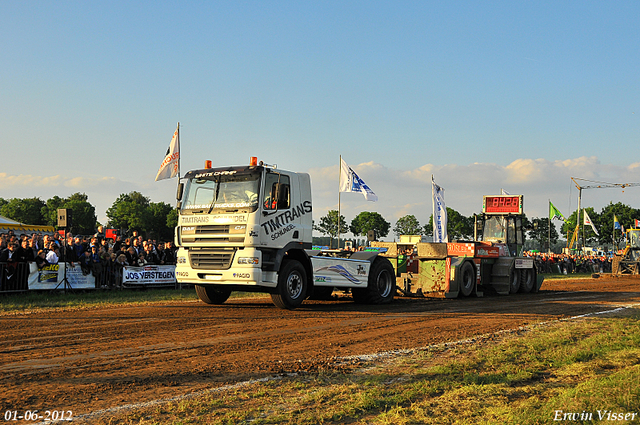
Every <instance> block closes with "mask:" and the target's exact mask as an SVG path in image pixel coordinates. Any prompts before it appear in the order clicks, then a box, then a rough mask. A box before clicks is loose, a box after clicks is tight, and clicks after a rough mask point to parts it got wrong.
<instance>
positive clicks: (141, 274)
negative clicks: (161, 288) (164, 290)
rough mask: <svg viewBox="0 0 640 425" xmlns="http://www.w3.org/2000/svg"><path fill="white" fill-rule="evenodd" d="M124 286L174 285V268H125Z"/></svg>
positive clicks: (123, 274) (123, 272)
mask: <svg viewBox="0 0 640 425" xmlns="http://www.w3.org/2000/svg"><path fill="white" fill-rule="evenodd" d="M122 283H123V284H124V285H167V284H175V283H176V266H144V267H128V266H127V267H125V268H124V270H123V271H122Z"/></svg>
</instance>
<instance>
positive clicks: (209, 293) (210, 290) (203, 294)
mask: <svg viewBox="0 0 640 425" xmlns="http://www.w3.org/2000/svg"><path fill="white" fill-rule="evenodd" d="M196 294H198V298H200V299H201V300H202V301H203V302H205V303H207V304H223V303H224V302H225V301H226V300H228V299H229V296H230V295H231V289H227V288H224V287H222V288H221V287H219V286H212V285H207V286H203V285H196Z"/></svg>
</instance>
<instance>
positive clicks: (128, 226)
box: [0, 191, 640, 249]
mask: <svg viewBox="0 0 640 425" xmlns="http://www.w3.org/2000/svg"><path fill="white" fill-rule="evenodd" d="M60 208H69V209H71V210H72V211H73V227H72V231H73V233H76V234H81V235H90V234H93V233H95V231H96V228H97V226H98V225H99V224H103V225H105V226H106V227H108V228H114V229H118V230H120V231H122V232H123V234H124V235H127V234H129V233H131V232H132V231H134V230H137V231H138V232H140V233H143V234H146V235H147V236H148V237H155V238H157V239H161V240H170V239H171V238H173V229H174V227H175V226H176V225H177V223H178V212H177V210H176V209H175V208H174V207H173V206H171V205H169V204H167V203H165V202H151V201H150V199H149V198H148V197H146V196H144V195H142V194H141V193H140V192H135V191H134V192H130V193H126V194H121V195H120V196H119V197H118V198H117V199H116V200H115V201H114V203H113V204H112V205H111V207H110V208H109V209H108V210H107V211H106V214H107V217H108V221H107V223H98V220H97V217H96V213H95V207H94V206H93V205H92V204H91V203H90V202H89V200H88V196H87V195H86V194H84V193H74V194H73V195H71V196H69V197H68V198H61V197H59V196H54V197H52V198H50V199H47V200H46V201H43V200H41V199H40V198H12V199H3V198H0V215H2V216H4V217H7V218H9V219H12V220H15V221H19V222H21V223H24V224H31V225H45V226H53V227H57V210H58V209H60ZM586 211H587V214H588V215H589V217H590V218H591V221H592V222H593V223H594V226H595V227H596V229H597V230H598V233H599V235H596V234H595V233H594V232H593V230H592V228H591V226H589V225H587V226H584V225H582V223H581V226H580V228H581V229H580V237H581V238H582V234H583V232H584V236H585V242H584V243H585V244H586V245H594V246H595V245H597V246H606V245H613V244H617V243H620V242H621V241H622V239H623V236H622V232H621V230H615V234H614V227H613V217H614V215H615V216H616V217H617V219H618V222H619V223H620V224H621V225H622V226H624V228H625V229H626V228H629V227H632V226H633V224H634V222H635V221H634V220H636V219H640V209H636V208H632V207H630V206H628V205H625V204H623V203H621V202H618V203H616V204H613V203H611V202H610V203H609V205H607V206H605V207H604V208H602V210H601V211H600V212H597V211H595V210H594V209H593V208H592V207H587V208H586ZM577 217H578V212H577V211H573V212H572V214H571V215H570V216H569V217H567V219H566V220H565V222H564V223H563V225H562V227H561V232H562V235H563V236H564V237H567V236H568V240H570V239H571V237H572V235H573V231H574V230H575V227H576V223H577ZM580 217H581V221H582V220H583V219H582V217H583V214H581V215H580ZM447 218H448V220H447V233H448V235H449V240H471V239H473V229H474V216H473V215H471V216H464V215H462V214H460V213H459V212H458V211H456V210H454V209H453V208H450V207H447ZM523 226H524V228H525V230H526V231H527V232H526V236H527V238H529V239H532V240H534V241H536V242H537V243H538V245H539V247H540V249H546V247H547V246H548V244H549V242H550V243H551V244H552V245H554V244H557V243H558V240H559V238H560V235H559V233H558V231H557V229H556V226H555V225H552V226H551V229H549V219H548V218H547V217H534V218H532V219H528V218H527V217H526V216H525V217H524V220H523ZM313 228H314V230H316V231H317V232H319V233H321V234H323V235H327V236H329V237H330V238H336V237H337V236H338V211H337V210H331V211H329V212H328V213H327V214H326V215H325V216H323V217H320V219H319V221H318V223H316V222H314V225H313ZM370 230H373V231H375V232H376V235H377V236H378V237H380V238H385V237H387V236H388V235H389V232H390V231H393V233H394V234H395V235H396V238H399V236H400V235H425V236H432V235H433V215H431V216H430V217H429V222H428V223H427V224H425V225H421V224H420V222H419V221H418V219H417V218H416V217H415V216H414V215H412V214H409V215H405V216H403V217H400V218H399V219H398V220H397V221H396V223H395V225H394V226H393V228H392V227H391V223H390V222H389V221H387V220H386V219H385V218H384V217H383V216H382V215H380V214H379V213H377V212H371V211H363V212H361V213H360V214H358V215H357V216H356V217H354V218H353V220H351V223H349V224H347V221H346V219H345V217H344V216H343V215H340V234H341V235H342V234H346V233H348V232H351V233H352V234H353V235H354V236H356V237H358V236H364V237H366V236H367V233H368V232H369V231H370ZM549 230H550V232H549ZM549 233H550V236H551V238H549ZM581 241H582V239H581Z"/></svg>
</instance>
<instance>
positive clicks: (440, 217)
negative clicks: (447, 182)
mask: <svg viewBox="0 0 640 425" xmlns="http://www.w3.org/2000/svg"><path fill="white" fill-rule="evenodd" d="M431 194H432V196H433V241H434V242H449V239H448V235H447V206H446V205H445V203H444V189H443V188H441V187H440V186H438V185H437V184H436V182H435V181H434V180H433V176H431Z"/></svg>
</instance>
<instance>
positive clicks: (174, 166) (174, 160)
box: [156, 123, 180, 181]
mask: <svg viewBox="0 0 640 425" xmlns="http://www.w3.org/2000/svg"><path fill="white" fill-rule="evenodd" d="M179 173H180V123H178V127H177V128H176V131H175V132H174V133H173V138H172V139H171V144H170V145H169V149H167V154H166V156H165V157H164V161H162V165H161V166H160V169H159V170H158V175H157V176H156V181H158V180H163V179H170V178H173V177H175V176H177V175H178V174H179Z"/></svg>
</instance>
